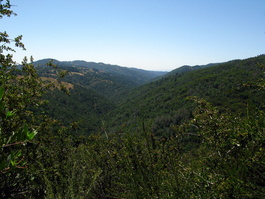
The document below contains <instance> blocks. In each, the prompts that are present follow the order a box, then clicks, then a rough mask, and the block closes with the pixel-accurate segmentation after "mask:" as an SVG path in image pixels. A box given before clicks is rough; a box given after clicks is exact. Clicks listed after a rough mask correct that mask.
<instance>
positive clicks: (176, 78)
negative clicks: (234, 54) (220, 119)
mask: <svg viewBox="0 0 265 199" xmlns="http://www.w3.org/2000/svg"><path fill="white" fill-rule="evenodd" d="M260 64H265V56H264V55H261V56H258V57H254V58H249V59H246V60H234V61H229V62H226V63H222V64H218V65H215V66H212V67H209V68H205V69H200V70H193V71H187V72H184V73H177V74H173V75H171V76H168V77H167V76H166V77H165V78H163V79H161V80H158V81H155V82H152V83H150V84H147V85H143V86H141V87H139V88H136V89H134V90H132V91H130V92H129V93H128V94H127V95H126V96H125V97H124V99H123V101H122V102H121V103H120V104H119V106H118V107H117V109H115V110H114V111H112V112H110V114H109V116H108V117H109V118H111V122H110V123H111V124H114V123H117V124H118V125H121V124H123V123H131V122H136V121H139V118H141V120H147V119H152V120H154V121H157V122H158V123H159V124H158V125H162V129H163V130H165V129H164V128H165V127H166V126H167V127H169V126H170V125H174V124H179V123H180V122H181V121H182V119H187V118H189V117H190V114H191V112H192V110H193V108H194V104H192V103H191V101H189V100H187V97H189V96H196V97H199V98H204V99H205V100H207V101H209V102H211V103H212V104H213V105H214V106H217V107H219V108H220V110H226V109H230V110H231V111H233V112H236V113H239V114H241V115H246V114H247V111H248V108H247V107H251V106H254V107H258V108H261V107H262V106H263V97H264V91H259V92H253V91H252V90H250V89H249V86H248V84H250V82H252V81H256V80H257V79H259V78H262V76H263V75H264V74H263V72H262V68H261V67H260V66H259V65H260Z"/></svg>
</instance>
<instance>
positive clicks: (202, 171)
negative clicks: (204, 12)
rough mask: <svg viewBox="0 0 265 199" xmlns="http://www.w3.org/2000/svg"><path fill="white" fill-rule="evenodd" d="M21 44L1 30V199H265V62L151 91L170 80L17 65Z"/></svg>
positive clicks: (211, 70)
mask: <svg viewBox="0 0 265 199" xmlns="http://www.w3.org/2000/svg"><path fill="white" fill-rule="evenodd" d="M0 2H1V3H0V19H1V18H2V17H7V16H12V15H14V13H13V11H12V9H11V7H12V6H11V4H10V2H9V1H0ZM21 39H22V36H18V37H16V38H10V36H9V35H8V34H7V33H6V32H0V198H3V199H13V198H14V199H24V198H29V199H31V198H32V199H33V198H40V199H42V198H43V199H58V198H69V199H70V198H77V199H85V198H98V199H117V198H129V199H130V198H132V199H134V198H135V199H139V198H140V199H141V198H172V199H175V198H183V199H186V198H191V199H193V198H198V199H201V198H224V199H226V198H235V199H249V198H251V199H259V198H265V188H264V184H265V153H264V147H265V119H264V118H265V112H264V108H265V104H264V96H265V79H264V75H265V73H264V72H265V55H260V56H257V57H253V58H249V59H244V60H234V61H228V62H226V63H221V64H216V65H211V67H206V68H201V69H197V70H188V71H182V72H181V73H176V71H175V72H173V74H172V75H169V76H164V77H163V78H162V79H160V80H157V81H153V82H151V83H146V84H144V83H145V82H148V81H150V80H151V78H153V77H156V76H158V75H159V74H160V75H161V73H159V72H158V73H157V72H151V75H150V73H149V72H146V71H142V70H137V69H128V68H120V67H116V66H114V67H113V70H114V71H115V72H111V71H107V70H108V69H110V68H112V66H109V65H104V64H95V66H94V65H93V64H92V65H93V66H92V67H88V66H87V65H86V64H88V63H86V62H85V63H84V62H83V61H81V62H80V61H75V62H69V63H68V62H67V64H68V65H63V66H62V65H61V62H58V61H56V60H55V61H54V62H50V61H48V60H44V61H41V62H35V63H34V62H33V58H31V60H30V61H28V59H27V58H25V59H24V60H23V62H22V64H21V65H17V64H16V62H15V61H14V60H13V54H12V53H14V52H15V50H14V49H13V45H12V44H13V43H12V42H14V46H16V47H20V48H22V49H24V48H25V47H24V44H23V43H22V41H21ZM11 43H12V44H11ZM46 61H47V66H44V65H46V63H45V64H44V62H46ZM90 64H91V63H89V64H88V65H90ZM60 65H61V66H60ZM81 65H82V66H81ZM99 65H102V68H96V67H97V66H99ZM106 68H107V69H106ZM133 71H136V73H134V72H133Z"/></svg>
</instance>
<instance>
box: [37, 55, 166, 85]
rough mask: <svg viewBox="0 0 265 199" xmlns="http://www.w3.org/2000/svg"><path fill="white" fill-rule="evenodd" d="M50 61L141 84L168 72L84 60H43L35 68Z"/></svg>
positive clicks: (60, 65)
mask: <svg viewBox="0 0 265 199" xmlns="http://www.w3.org/2000/svg"><path fill="white" fill-rule="evenodd" d="M50 60H53V64H55V65H58V66H59V67H85V68H90V69H97V70H100V71H104V72H107V73H110V74H115V75H122V76H126V77H128V78H133V79H135V80H137V81H139V84H143V83H145V82H148V81H149V80H150V79H152V78H155V77H158V76H161V75H164V74H166V73H167V72H163V71H148V70H143V69H137V68H128V67H124V66H118V65H112V64H105V63H102V62H100V63H96V62H87V61H83V60H75V61H59V60H56V59H42V60H38V61H35V62H34V65H35V66H45V65H46V64H47V63H48V62H49V61H50Z"/></svg>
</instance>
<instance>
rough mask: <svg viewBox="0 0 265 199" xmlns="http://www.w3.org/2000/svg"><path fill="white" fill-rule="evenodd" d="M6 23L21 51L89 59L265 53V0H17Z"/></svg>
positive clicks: (141, 62) (167, 61)
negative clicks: (18, 39) (22, 46)
mask: <svg viewBox="0 0 265 199" xmlns="http://www.w3.org/2000/svg"><path fill="white" fill-rule="evenodd" d="M11 4H13V5H16V6H15V7H13V10H14V11H15V12H16V13H17V14H18V15H17V16H15V17H11V18H3V19H1V20H0V27H1V31H7V32H8V33H9V34H10V36H13V37H14V36H17V35H20V34H22V35H23V41H24V43H25V45H26V48H27V51H21V50H17V53H16V54H14V58H15V60H17V61H21V60H22V58H23V57H24V56H31V55H32V56H33V57H34V59H35V60H39V59H43V58H54V59H58V60H60V61H71V60H85V61H93V62H103V63H109V64H117V65H121V66H127V67H136V68H143V69H147V70H172V69H175V68H177V67H179V66H182V65H196V64H207V63H211V62H223V61H228V60H232V59H243V58H248V57H253V56H256V55H259V54H264V53H265V0H75V1H72V0H71V1H70V0H46V1H41V0H23V1H21V0H11Z"/></svg>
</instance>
